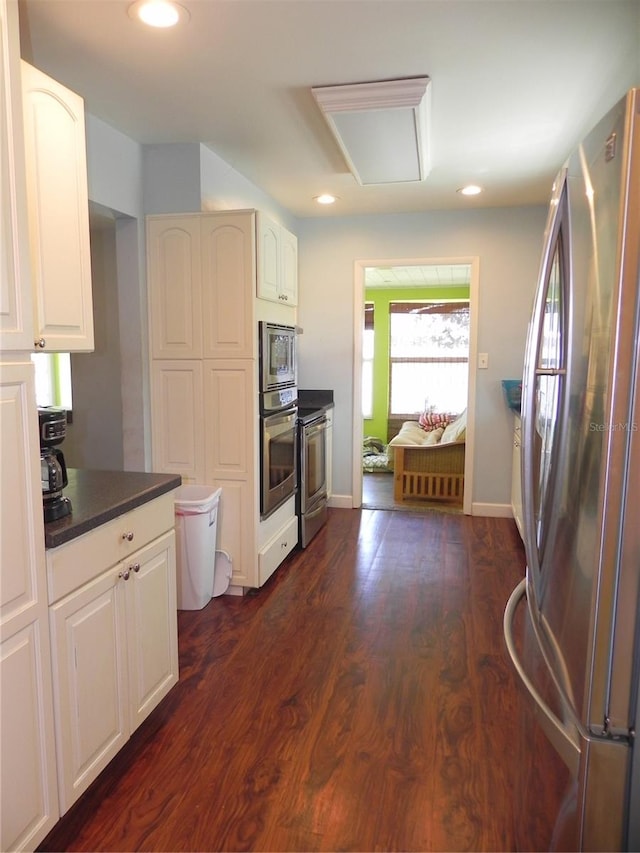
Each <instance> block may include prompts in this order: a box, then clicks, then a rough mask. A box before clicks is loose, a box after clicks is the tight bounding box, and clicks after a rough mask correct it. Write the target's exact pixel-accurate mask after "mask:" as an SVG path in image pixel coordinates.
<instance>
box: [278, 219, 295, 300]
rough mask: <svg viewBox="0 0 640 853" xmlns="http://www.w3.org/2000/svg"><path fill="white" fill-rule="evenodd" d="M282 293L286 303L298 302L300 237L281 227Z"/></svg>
mask: <svg viewBox="0 0 640 853" xmlns="http://www.w3.org/2000/svg"><path fill="white" fill-rule="evenodd" d="M280 261H281V262H280V268H281V278H280V294H281V298H282V301H283V302H284V304H285V305H289V306H291V307H295V306H296V305H297V304H298V238H297V237H296V235H295V234H292V233H291V232H290V231H287V229H286V228H281V229H280Z"/></svg>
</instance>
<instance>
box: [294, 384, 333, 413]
mask: <svg viewBox="0 0 640 853" xmlns="http://www.w3.org/2000/svg"><path fill="white" fill-rule="evenodd" d="M298 408H300V409H332V408H333V391H322V390H311V389H307V388H298Z"/></svg>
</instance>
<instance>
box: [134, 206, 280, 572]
mask: <svg viewBox="0 0 640 853" xmlns="http://www.w3.org/2000/svg"><path fill="white" fill-rule="evenodd" d="M260 216H261V214H257V213H256V212H255V211H252V210H250V211H246V210H244V211H243V210H239V211H224V212H215V213H214V212H212V213H202V214H183V215H175V216H174V215H172V216H164V215H160V216H150V217H148V220H147V235H148V240H149V244H148V247H147V251H148V259H149V261H148V272H149V281H148V293H149V313H150V329H151V342H150V343H151V345H150V351H151V377H152V381H151V388H152V401H151V408H152V411H151V430H152V454H153V468H154V470H155V471H161V472H165V473H176V474H180V475H181V476H182V478H183V482H185V483H189V482H191V483H199V484H203V485H211V486H213V487H216V488H218V487H221V488H222V496H221V500H220V511H219V516H218V547H219V548H222V549H224V550H225V551H227V552H228V553H229V554H230V555H231V558H232V563H233V575H232V579H231V583H232V585H233V586H236V587H258V586H260V585H261V583H263V582H264V578H263V574H261V572H260V566H259V557H258V554H259V551H260V550H261V548H262V545H263V542H265V541H266V540H267V539H268V540H269V541H271V540H272V539H273V538H274V537H277V536H279V535H281V534H283V535H284V531H285V530H286V529H288V527H289V525H290V524H291V520H292V519H295V505H294V501H293V499H292V500H291V501H290V502H289V503H288V504H287V506H286V507H284V508H281V510H278V512H277V513H276V514H275V515H274V516H272V517H271V518H270V519H268V522H269V524H267V525H265V524H263V523H262V522H261V521H260V500H259V489H260V471H259V464H260V451H259V443H258V433H259V400H258V319H272V320H274V321H276V322H291V323H292V324H293V323H295V309H293V308H292V307H290V306H287V307H285V306H283V305H282V304H281V305H280V306H278V307H277V308H276V306H275V305H273V304H268V303H261V305H260V309H261V310H260V311H258V310H257V308H258V302H260V300H258V299H257V298H256V257H257V255H256V218H257V217H260ZM196 223H197V225H196ZM177 233H184V234H187V233H188V234H190V235H194V234H197V239H196V238H195V237H190V238H186V237H180V238H173V237H172V238H169V236H168V235H170V234H173V235H175V234H177ZM294 241H295V238H294ZM172 252H175V253H176V255H177V257H176V259H175V260H170V259H169V258H168V255H170V254H171V253H172ZM189 252H192V253H193V254H192V256H191V257H190V259H189V261H188V262H187V260H186V257H187V254H188V253H189ZM198 252H199V256H196V255H197V253H198ZM278 252H280V249H279V248H278ZM162 257H164V260H162V261H160V260H159V259H160V258H162ZM279 257H280V255H279V254H278V258H279ZM289 257H290V258H291V257H292V252H290V253H289ZM291 263H293V262H292V261H291ZM165 269H171V270H172V271H173V272H172V274H171V275H167V274H165V272H164V270H165ZM195 269H197V270H198V271H199V272H198V276H199V279H198V280H199V288H200V291H199V292H200V297H199V304H201V306H202V308H201V310H200V311H198V312H197V314H191V320H190V321H189V322H191V323H192V324H193V326H194V328H195V327H196V326H197V325H198V324H199V325H200V329H201V331H198V332H197V333H196V332H194V333H193V335H191V337H192V338H193V339H195V338H196V335H198V336H199V335H200V334H201V336H202V346H201V347H200V348H199V349H197V350H196V349H195V348H193V349H188V348H186V349H184V351H182V352H181V351H176V350H175V349H174V350H173V358H171V359H166V358H162V357H160V356H161V355H162V354H163V353H168V352H169V351H170V349H169V347H168V346H167V344H168V337H167V334H166V329H167V327H168V323H167V321H165V320H164V319H163V316H164V313H166V311H165V307H164V306H166V305H173V306H174V310H175V313H176V315H177V316H178V317H184V316H186V315H187V314H189V312H191V311H193V306H195V305H196V304H198V303H197V301H196V300H195V299H191V298H190V297H189V296H188V295H187V296H185V293H186V294H188V293H189V291H190V290H191V289H192V282H193V281H194V280H195V274H194V272H193V270H195ZM183 278H184V282H183ZM181 300H182V301H183V302H182V303H181ZM265 305H266V307H267V308H268V313H267V315H266V316H265V314H264V311H263V310H262V309H263V308H264V306H265ZM187 326H188V323H187V322H186V321H184V320H180V322H179V324H178V328H179V329H182V328H187ZM174 337H175V338H176V339H180V335H175V336H174ZM196 351H197V352H199V353H201V356H199V357H197V358H192V357H190V358H186V354H187V353H190V352H196ZM296 539H297V536H296ZM288 541H289V542H291V537H289V538H288ZM293 545H295V542H294V543H293ZM293 545H292V546H291V547H293ZM284 556H286V554H285V553H284V551H283V550H282V549H281V551H280V561H281V560H282V559H284Z"/></svg>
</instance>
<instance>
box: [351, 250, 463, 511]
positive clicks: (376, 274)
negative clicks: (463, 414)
mask: <svg viewBox="0 0 640 853" xmlns="http://www.w3.org/2000/svg"><path fill="white" fill-rule="evenodd" d="M478 272H479V262H478V258H475V257H462V258H428V259H420V258H419V259H393V260H388V259H384V260H361V261H356V264H355V280H354V364H353V388H354V395H353V399H354V411H353V477H352V481H353V506H354V507H359V506H362V505H363V485H364V474H363V428H364V417H363V412H362V399H363V397H362V389H363V348H364V341H365V336H364V324H363V317H364V309H365V291H366V289H367V287H381V288H391V289H397V291H398V293H399V294H400V293H402V294H405V295H403V296H402V299H408V297H407V296H406V294H407V292H409V293H410V294H411V293H413V294H414V295H415V296H416V299H414V300H412V301H419V300H420V299H424V298H425V294H427V297H426V298H429V294H431V296H433V298H434V299H436V300H438V299H441V298H443V293H444V292H445V291H446V289H447V288H448V287H450V288H453V287H455V286H460V285H466V286H467V288H468V291H467V292H468V302H469V353H468V355H469V361H468V391H467V399H466V409H467V432H466V447H465V450H466V453H465V481H464V482H465V488H464V499H463V505H462V511H463V512H464V513H465V514H467V515H470V514H471V511H472V494H473V492H472V489H473V483H472V478H473V446H474V441H473V436H474V423H473V412H474V410H475V370H476V362H477V313H478V312H477V302H478ZM443 289H444V290H443ZM383 438H384V440H385V441H386V438H387V436H386V435H385V436H384V437H383ZM383 480H384V478H383ZM383 480H381V479H379V478H376V479H375V481H374V480H372V481H371V483H369V482H367V495H366V499H367V500H366V501H365V503H366V502H367V501H370V500H375V501H376V502H377V503H378V505H379V506H381V507H382V506H383V503H384V501H385V500H387V501H389V502H390V505H393V504H392V499H391V497H390V496H389V495H388V494H387V495H386V496H385V493H390V492H391V491H392V487H393V477H389V478H388V481H387V482H386V483H385V482H383ZM369 485H371V486H372V487H374V491H372V492H370V490H369ZM426 506H427V504H425V508H426ZM431 506H433V504H432V505H431ZM436 506H437V504H436ZM407 508H409V507H407ZM411 508H412V509H415V507H411Z"/></svg>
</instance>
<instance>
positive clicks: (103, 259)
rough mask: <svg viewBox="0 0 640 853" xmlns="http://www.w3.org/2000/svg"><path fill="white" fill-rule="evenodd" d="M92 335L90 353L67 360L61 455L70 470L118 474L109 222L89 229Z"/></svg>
mask: <svg viewBox="0 0 640 853" xmlns="http://www.w3.org/2000/svg"><path fill="white" fill-rule="evenodd" d="M91 278H92V286H93V327H94V329H93V331H94V342H95V347H94V350H93V352H91V353H74V354H72V356H71V375H72V378H73V423H72V424H70V425H69V427H68V429H67V435H66V438H65V442H64V447H63V448H62V449H63V452H64V455H65V459H66V462H67V465H69V466H70V467H72V468H91V469H101V470H112V471H119V470H122V468H123V466H124V453H123V428H122V385H121V382H120V374H121V362H120V323H119V317H118V298H117V272H116V233H115V221H114V220H112V219H111V220H110V219H107V218H106V217H105V218H104V219H103V220H102V221H101V222H100V225H99V227H92V228H91Z"/></svg>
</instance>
